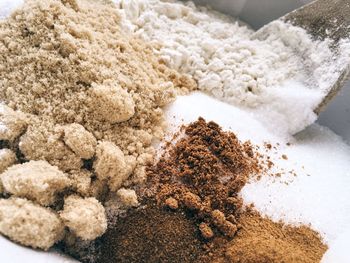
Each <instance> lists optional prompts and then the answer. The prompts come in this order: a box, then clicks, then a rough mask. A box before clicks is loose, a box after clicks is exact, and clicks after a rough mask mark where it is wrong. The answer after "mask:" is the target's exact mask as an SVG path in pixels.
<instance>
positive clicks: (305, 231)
mask: <svg viewBox="0 0 350 263" xmlns="http://www.w3.org/2000/svg"><path fill="white" fill-rule="evenodd" d="M240 223H241V225H242V229H241V231H239V232H238V233H237V236H236V237H235V238H234V240H232V241H231V242H229V243H227V244H226V245H224V246H223V247H221V248H220V249H218V250H216V251H215V252H213V257H212V262H215V263H224V262H230V263H238V262H240V263H250V262H270V263H280V262H286V263H292V262H300V263H312V262H320V261H321V259H322V256H323V254H324V253H325V252H326V250H327V246H326V245H325V244H323V243H322V242H321V240H320V236H319V234H318V233H317V232H315V231H313V230H312V229H310V228H309V227H306V226H298V227H292V226H286V225H284V224H283V223H275V222H273V221H271V220H270V219H267V218H263V217H261V216H260V215H259V214H258V213H257V212H255V211H253V210H248V211H246V212H245V213H243V214H242V215H241V217H240Z"/></svg>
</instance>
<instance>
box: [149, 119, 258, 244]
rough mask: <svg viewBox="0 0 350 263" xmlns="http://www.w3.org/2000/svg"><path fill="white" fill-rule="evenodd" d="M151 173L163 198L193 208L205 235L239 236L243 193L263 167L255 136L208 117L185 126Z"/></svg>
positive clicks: (154, 188) (155, 190)
mask: <svg viewBox="0 0 350 263" xmlns="http://www.w3.org/2000/svg"><path fill="white" fill-rule="evenodd" d="M183 133H184V135H183V137H182V138H180V139H179V141H178V142H176V144H175V145H174V146H171V147H170V149H168V150H167V151H166V152H165V153H164V155H163V156H162V157H161V158H160V160H159V161H158V163H157V164H156V165H155V166H153V167H150V168H149V170H148V175H149V178H150V181H149V186H150V188H151V189H152V191H147V194H148V195H150V196H154V198H155V199H156V201H157V203H158V204H159V205H161V206H167V207H169V208H170V209H173V210H176V209H181V210H184V211H186V212H187V213H190V214H191V215H192V216H193V217H194V218H195V220H196V221H197V223H198V225H199V230H200V231H201V233H202V236H203V237H204V238H212V237H213V236H214V233H217V234H223V235H225V236H227V237H229V238H232V237H234V235H235V234H236V232H237V230H238V229H239V227H240V226H239V224H237V219H238V217H239V213H240V210H241V208H242V203H243V202H242V199H241V198H240V197H239V196H238V193H239V192H240V190H241V189H242V187H243V186H244V185H245V183H246V182H247V180H248V179H249V177H250V176H253V175H254V174H257V173H259V171H260V170H261V166H260V164H259V159H258V155H256V154H255V152H254V149H253V146H252V145H251V144H250V143H249V142H245V143H242V142H241V141H239V140H238V138H237V137H236V136H235V135H234V134H233V133H231V132H224V131H223V130H222V129H221V128H220V127H219V126H218V125H217V124H216V123H214V122H209V123H207V122H206V121H205V120H204V119H202V118H199V119H198V121H196V122H194V123H192V124H190V125H189V126H187V127H184V128H183Z"/></svg>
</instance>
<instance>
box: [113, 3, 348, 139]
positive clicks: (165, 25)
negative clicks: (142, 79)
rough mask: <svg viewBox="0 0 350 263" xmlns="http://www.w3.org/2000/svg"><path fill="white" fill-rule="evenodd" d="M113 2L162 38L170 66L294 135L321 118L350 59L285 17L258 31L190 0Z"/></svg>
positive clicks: (130, 23)
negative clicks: (326, 100)
mask: <svg viewBox="0 0 350 263" xmlns="http://www.w3.org/2000/svg"><path fill="white" fill-rule="evenodd" d="M115 2H116V4H117V5H118V6H119V8H120V9H121V14H122V15H123V16H124V18H125V27H126V28H127V29H128V30H130V31H133V32H135V33H136V34H138V35H140V36H141V37H142V38H144V39H146V40H148V41H152V42H155V43H157V44H159V45H160V48H159V54H160V56H161V57H162V59H163V60H164V61H165V62H166V64H167V65H168V66H170V67H172V68H174V69H177V70H179V71H181V72H182V73H188V74H191V75H192V76H194V78H195V79H196V80H197V81H198V84H199V88H200V89H201V90H203V91H205V92H207V93H209V94H211V95H214V96H215V97H217V98H219V99H220V100H223V101H225V102H229V103H231V104H234V105H239V106H243V107H247V108H249V109H251V110H252V111H254V112H256V113H257V114H258V115H260V119H261V120H262V121H263V122H265V123H266V124H269V123H271V120H273V123H274V124H275V126H272V127H270V128H272V129H274V130H275V131H277V132H279V133H292V134H294V133H296V132H298V131H300V130H302V129H303V128H305V127H306V126H307V125H309V124H311V123H313V122H314V121H315V120H316V118H317V116H316V115H315V114H314V112H313V110H314V109H315V108H317V106H318V105H319V104H320V103H321V101H322V99H323V98H324V96H325V95H326V94H327V93H328V91H329V87H331V84H332V83H334V82H335V80H336V79H337V77H338V75H339V72H338V70H339V69H341V66H343V65H345V63H342V61H338V62H337V63H335V61H333V59H334V56H333V54H332V52H331V50H330V49H329V48H328V43H327V41H323V42H316V41H312V40H311V38H310V37H309V35H308V34H307V33H306V32H305V31H304V30H302V29H300V28H297V27H294V26H291V25H289V24H286V23H283V22H280V21H277V22H274V23H272V24H271V25H270V26H268V27H267V28H265V29H264V30H263V32H262V33H261V34H259V35H256V34H255V32H254V31H253V30H251V29H249V28H248V27H247V26H246V25H243V24H242V23H240V22H238V21H236V20H234V19H232V18H230V17H228V16H225V15H223V14H220V13H218V12H215V11H212V10H209V9H207V8H204V7H196V6H195V5H194V4H193V3H192V2H187V3H181V2H178V1H160V0H115ZM347 56H348V57H347V58H345V57H344V56H343V59H349V57H350V56H349V54H347ZM331 60H332V61H331ZM331 62H332V63H331ZM276 128H277V130H276Z"/></svg>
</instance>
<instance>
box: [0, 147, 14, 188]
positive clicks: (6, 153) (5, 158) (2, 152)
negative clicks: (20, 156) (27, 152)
mask: <svg viewBox="0 0 350 263" xmlns="http://www.w3.org/2000/svg"><path fill="white" fill-rule="evenodd" d="M16 160H17V157H16V154H15V153H14V152H13V151H11V150H10V149H0V174H1V173H2V172H4V171H5V170H6V169H7V168H8V167H9V166H11V165H13V164H14V163H15V162H16ZM0 182H1V180H0ZM0 184H1V183H0ZM0 192H1V191H0Z"/></svg>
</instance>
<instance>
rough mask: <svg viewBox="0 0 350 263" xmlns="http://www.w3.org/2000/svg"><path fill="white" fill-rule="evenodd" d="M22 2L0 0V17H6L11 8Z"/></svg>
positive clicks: (22, 0)
mask: <svg viewBox="0 0 350 263" xmlns="http://www.w3.org/2000/svg"><path fill="white" fill-rule="evenodd" d="M23 2H24V0H0V19H4V18H6V17H7V16H8V15H9V13H10V12H12V10H14V9H15V8H17V7H18V6H19V5H21V4H22V3H23Z"/></svg>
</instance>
